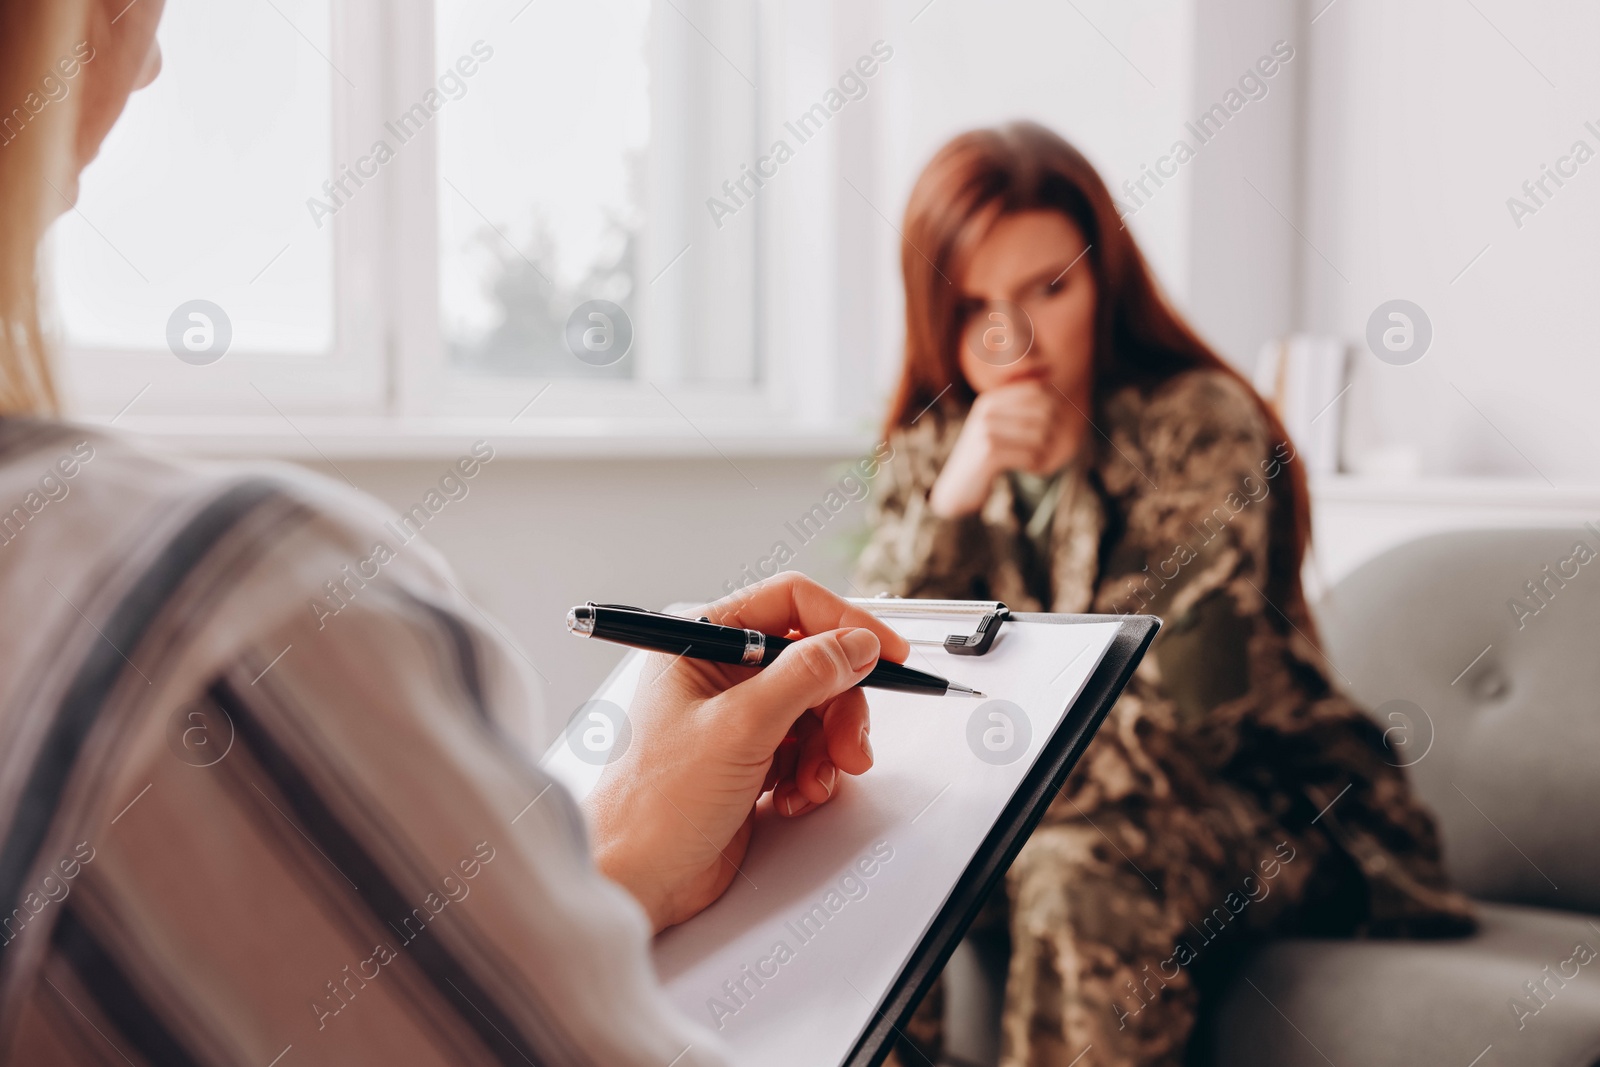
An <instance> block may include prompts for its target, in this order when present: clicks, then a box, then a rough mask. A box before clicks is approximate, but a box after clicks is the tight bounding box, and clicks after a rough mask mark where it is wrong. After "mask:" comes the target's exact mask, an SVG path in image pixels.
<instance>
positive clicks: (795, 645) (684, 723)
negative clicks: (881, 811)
mask: <svg viewBox="0 0 1600 1067" xmlns="http://www.w3.org/2000/svg"><path fill="white" fill-rule="evenodd" d="M700 614H703V615H704V616H705V617H707V618H708V619H710V620H711V621H712V622H714V623H718V624H721V625H725V626H732V627H737V628H740V629H750V630H756V631H759V632H762V633H767V634H789V633H791V632H793V633H798V634H800V635H804V636H802V637H799V638H797V639H795V640H793V641H792V643H790V644H788V645H787V647H785V648H784V649H783V650H782V651H781V652H780V653H779V654H778V655H777V657H776V658H775V659H773V660H772V662H771V663H770V665H769V666H767V667H766V668H764V669H761V670H752V669H751V668H748V667H741V666H734V665H731V664H721V663H715V662H710V661H707V660H697V659H691V658H690V657H688V656H683V657H674V656H671V655H667V654H664V653H663V654H660V655H655V656H651V657H650V658H649V659H648V660H647V661H646V663H645V666H644V668H643V671H642V673H641V676H640V680H639V687H638V689H637V691H636V692H635V695H634V698H633V701H632V704H631V706H630V707H629V709H628V718H629V723H630V725H631V727H632V740H631V741H630V743H629V746H628V749H627V751H626V752H624V753H623V754H622V755H621V756H620V757H619V758H618V759H617V760H616V761H615V762H613V763H612V764H610V765H608V766H607V767H606V769H605V771H604V772H603V773H602V775H601V778H600V782H599V784H598V785H597V786H596V788H595V790H594V791H593V792H592V793H591V794H590V795H589V797H588V798H587V799H586V800H585V802H584V807H585V810H586V812H587V814H588V818H589V823H590V827H591V831H592V835H593V838H594V843H595V852H596V861H597V862H598V864H599V865H600V869H601V870H602V871H603V872H604V873H606V874H607V875H608V876H609V877H610V878H611V879H612V880H613V881H616V882H618V883H620V884H621V885H623V886H624V887H625V888H627V889H628V890H629V891H630V892H632V893H633V895H634V896H635V897H636V898H637V899H639V901H640V903H641V904H643V905H644V906H645V909H646V911H647V912H648V913H649V915H650V917H651V920H652V921H653V923H654V924H655V928H656V929H657V930H660V929H663V928H664V927H666V926H670V925H672V924H673V923H677V922H682V921H683V920H684V919H686V918H688V917H689V916H691V915H693V914H695V913H696V912H697V911H699V910H700V909H701V908H702V907H704V906H705V904H706V903H708V902H709V901H711V900H714V899H716V897H717V896H718V895H720V894H721V892H722V891H723V890H724V889H725V888H726V887H727V886H728V884H729V883H730V882H731V881H732V880H733V879H734V878H737V877H739V874H738V864H739V863H740V862H741V861H742V860H743V857H744V852H745V848H746V846H747V845H748V843H749V840H750V834H751V832H752V830H753V828H754V825H755V823H754V816H755V813H756V809H757V804H758V801H761V798H762V797H763V796H765V795H767V794H768V793H770V794H771V800H770V802H768V803H770V806H771V808H772V809H773V810H774V811H775V812H776V813H777V814H778V815H779V816H783V817H793V816H800V815H803V814H805V813H806V812H808V811H811V810H813V809H815V808H816V807H818V806H820V805H822V804H825V803H827V802H828V801H829V800H830V799H832V798H833V797H835V796H837V795H838V792H839V786H840V782H841V780H842V777H843V775H846V774H850V775H856V774H862V773H864V772H865V771H866V770H867V769H868V768H869V767H871V766H872V744H871V741H870V740H869V737H868V735H869V727H870V724H869V720H868V711H867V700H866V697H865V695H864V694H863V693H862V691H861V690H860V689H858V688H856V685H857V683H858V682H860V681H861V680H862V679H864V678H865V677H867V675H868V674H869V673H870V672H871V671H872V669H873V667H874V666H875V665H876V664H877V663H878V657H879V653H880V651H881V653H882V655H883V656H884V657H885V658H887V659H890V660H897V659H904V658H905V657H906V656H907V655H909V654H910V651H911V647H910V645H908V644H907V643H906V640H905V638H903V637H901V636H900V635H899V634H898V633H896V632H895V631H894V630H893V629H892V628H891V627H889V626H888V624H886V623H884V622H883V621H882V620H880V619H878V618H876V617H874V616H873V615H871V614H869V613H868V612H866V611H864V610H862V609H861V608H858V607H855V606H852V605H850V604H847V603H845V601H844V600H842V599H840V598H839V597H838V596H835V595H834V594H833V593H831V592H829V591H828V590H826V589H824V588H822V587H821V586H820V585H817V584H816V583H815V582H812V581H811V580H810V579H808V578H805V577H803V576H801V575H797V574H780V575H778V576H777V577H775V578H772V579H769V580H767V581H765V582H762V583H760V584H758V585H756V586H752V587H750V588H749V589H746V590H743V591H742V592H741V593H740V594H739V596H738V597H737V598H730V599H729V600H726V601H722V602H720V603H717V604H713V605H711V606H709V607H707V608H705V609H703V610H702V611H701V612H700ZM645 752H648V753H650V754H651V756H650V758H649V759H642V758H638V757H639V755H640V754H641V753H645Z"/></svg>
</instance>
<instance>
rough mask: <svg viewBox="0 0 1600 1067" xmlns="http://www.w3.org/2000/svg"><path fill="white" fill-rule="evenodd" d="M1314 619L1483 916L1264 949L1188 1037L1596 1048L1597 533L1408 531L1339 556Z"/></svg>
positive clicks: (1491, 1065) (1220, 1052)
mask: <svg viewBox="0 0 1600 1067" xmlns="http://www.w3.org/2000/svg"><path fill="white" fill-rule="evenodd" d="M1578 544H1581V545H1582V546H1583V548H1582V550H1581V551H1575V547H1576V546H1577V545H1578ZM1584 558H1587V559H1588V560H1589V562H1587V563H1584V562H1581V560H1582V559H1584ZM1530 583H1531V584H1530ZM1535 591H1537V596H1535ZM1519 601H1520V602H1521V603H1522V605H1523V607H1522V608H1521V609H1520V610H1518V609H1516V608H1514V607H1512V604H1514V603H1516V602H1519ZM1318 617H1319V619H1320V621H1321V624H1322V627H1323V635H1324V641H1325V645H1324V650H1325V651H1326V652H1327V654H1328V658H1329V659H1330V660H1331V661H1332V662H1333V663H1334V664H1335V665H1336V666H1337V668H1338V670H1339V672H1340V673H1342V674H1343V675H1344V677H1345V679H1346V685H1347V686H1348V688H1349V690H1350V691H1351V692H1352V694H1353V695H1354V696H1356V697H1357V698H1358V699H1360V700H1361V701H1363V702H1364V703H1365V704H1366V705H1367V707H1369V708H1370V709H1372V710H1373V711H1374V712H1375V714H1376V716H1377V718H1378V720H1379V722H1380V724H1381V725H1383V726H1385V727H1386V728H1388V729H1389V730H1390V734H1389V738H1390V740H1391V742H1392V749H1393V751H1394V752H1395V762H1397V763H1404V764H1407V765H1409V766H1410V774H1411V778H1412V782H1413V783H1414V785H1415V787H1416V789H1417V792H1418V793H1420V794H1421V796H1422V798H1423V799H1424V800H1425V801H1426V802H1427V803H1428V804H1429V806H1430V807H1432V808H1433V811H1434V813H1435V815H1436V816H1437V817H1438V820H1439V827H1440V830H1441V832H1442V835H1443V838H1444V850H1445V863H1446V866H1447V867H1448V868H1449V871H1450V874H1451V877H1452V878H1453V879H1454V880H1455V883H1456V885H1457V886H1459V887H1460V888H1461V889H1463V890H1464V891H1466V892H1467V893H1469V894H1471V895H1472V896H1473V897H1475V898H1476V899H1477V900H1479V901H1481V902H1482V903H1481V906H1480V910H1479V918H1480V920H1481V922H1482V930H1481V931H1480V932H1479V933H1478V934H1477V935H1476V936H1473V937H1470V938H1465V939H1462V940H1454V941H1431V942H1430V941H1309V940H1289V941H1280V942H1276V943H1273V944H1270V945H1268V946H1266V947H1264V948H1262V949H1260V950H1258V951H1257V952H1255V953H1254V954H1253V955H1252V956H1250V957H1249V958H1248V959H1247V960H1246V961H1245V962H1244V963H1243V965H1242V967H1241V973H1240V975H1239V976H1238V977H1237V978H1236V979H1235V980H1234V981H1233V983H1232V984H1231V985H1230V986H1229V987H1228V988H1227V989H1226V990H1225V991H1224V993H1223V994H1222V995H1221V997H1220V998H1219V999H1218V1000H1217V1002H1216V1003H1215V1004H1214V1005H1212V1007H1211V1009H1210V1012H1211V1014H1210V1018H1209V1019H1208V1025H1207V1028H1206V1031H1205V1039H1204V1041H1203V1042H1202V1045H1203V1048H1202V1049H1201V1050H1200V1051H1201V1052H1202V1053H1204V1054H1207V1055H1209V1056H1210V1058H1211V1059H1212V1060H1213V1061H1214V1062H1216V1063H1217V1064H1227V1065H1229V1067H1257V1065H1267V1064H1272V1065H1275V1067H1300V1065H1302V1064H1304V1065H1313V1064H1314V1065H1317V1067H1324V1065H1326V1064H1328V1063H1333V1064H1339V1065H1340V1067H1343V1065H1345V1064H1360V1065H1362V1067H1391V1065H1392V1067H1402V1065H1410V1064H1419V1063H1437V1064H1449V1065H1455V1067H1468V1065H1470V1064H1476V1065H1478V1067H1499V1065H1504V1064H1518V1065H1527V1067H1590V1065H1591V1064H1595V1063H1596V1062H1597V1061H1600V531H1597V530H1595V529H1594V528H1593V527H1590V528H1589V529H1585V530H1549V529H1543V530H1493V531H1490V530H1475V531H1466V532H1459V533H1449V534H1439V535H1435V536H1432V537H1425V538H1423V539H1421V540H1418V541H1413V542H1411V543H1409V544H1406V545H1402V546H1401V547H1399V548H1396V549H1393V550H1391V551H1390V552H1388V553H1385V554H1384V555H1382V556H1380V557H1378V558H1376V559H1374V560H1371V561H1369V562H1368V563H1366V564H1365V565H1363V566H1362V567H1361V568H1359V569H1358V570H1356V571H1355V572H1354V573H1352V574H1351V575H1350V576H1349V577H1347V578H1346V579H1345V580H1344V581H1342V582H1340V583H1339V584H1338V586H1336V587H1335V588H1334V590H1333V592H1332V593H1331V594H1330V595H1329V596H1328V597H1327V598H1326V599H1325V600H1324V602H1323V603H1322V604H1321V605H1319V607H1318ZM1402 702H1403V703H1402ZM1247 978H1248V979H1249V981H1248V982H1247V981H1245V979H1247Z"/></svg>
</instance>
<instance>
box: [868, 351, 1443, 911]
mask: <svg viewBox="0 0 1600 1067" xmlns="http://www.w3.org/2000/svg"><path fill="white" fill-rule="evenodd" d="M960 431H961V420H960V418H953V417H949V416H947V415H944V414H942V413H940V412H939V411H937V410H933V411H929V412H927V413H926V414H925V415H923V416H922V417H921V418H920V419H919V420H918V421H917V423H915V424H914V425H913V426H911V427H910V428H909V429H906V430H903V431H900V432H898V433H897V434H896V435H894V436H893V437H892V438H891V441H890V443H891V444H892V445H893V447H894V452H893V459H892V460H891V461H890V462H889V463H888V464H886V466H885V468H884V474H883V476H881V478H880V481H879V486H878V491H877V495H876V499H875V501H874V516H873V523H872V532H871V538H870V540H869V542H868V544H867V547H866V549H865V550H864V552H863V554H862V556H861V559H860V562H859V564H858V572H857V578H856V585H857V587H858V589H859V590H860V591H861V592H865V593H866V594H868V595H871V594H874V593H878V592H888V593H890V594H893V595H899V596H912V597H952V598H975V599H993V600H1002V601H1004V602H1005V603H1006V604H1008V605H1009V606H1010V607H1011V608H1013V609H1014V610H1018V611H1039V610H1048V611H1057V612H1106V613H1129V612H1142V613H1151V614H1157V615H1160V616H1162V617H1163V619H1164V620H1165V626H1164V628H1163V630H1162V633H1161V634H1160V636H1158V638H1157V639H1156V642H1155V644H1154V645H1153V646H1152V649H1151V652H1150V654H1149V655H1147V656H1146V657H1145V660H1144V661H1143V663H1142V664H1141V665H1140V667H1139V670H1138V672H1137V674H1136V676H1135V678H1134V680H1133V682H1132V683H1131V684H1130V685H1129V687H1128V689H1127V691H1126V692H1125V693H1124V695H1123V697H1122V698H1121V699H1120V700H1119V701H1118V703H1117V705H1116V707H1115V709H1114V710H1113V712H1112V714H1111V716H1110V717H1109V718H1108V719H1107V722H1106V724H1105V726H1104V727H1103V728H1102V729H1101V732H1100V734H1099V736H1098V737H1097V738H1096V739H1095V742H1094V744H1093V745H1092V746H1091V748H1090V750H1089V752H1088V754H1087V755H1086V756H1085V758H1084V760H1083V761H1082V762H1081V763H1080V765H1079V766H1078V768H1077V769H1076V770H1075V771H1074V773H1073V775H1072V777H1071V779H1069V781H1068V783H1067V785H1066V787H1065V788H1064V789H1063V791H1062V796H1061V797H1060V798H1058V800H1057V801H1056V805H1055V807H1054V808H1053V809H1052V813H1051V817H1052V818H1067V817H1071V815H1072V814H1075V812H1074V810H1073V809H1065V810H1058V809H1061V808H1062V806H1063V805H1065V804H1068V803H1070V804H1072V805H1073V806H1074V809H1076V811H1081V812H1085V813H1088V814H1089V815H1092V814H1093V811H1094V809H1095V808H1096V807H1097V806H1103V805H1116V804H1122V803H1126V802H1128V800H1129V799H1130V798H1135V797H1141V796H1143V797H1151V798H1157V799H1159V798H1160V797H1163V796H1167V797H1178V798H1199V799H1190V800H1189V801H1188V802H1191V803H1205V802H1206V801H1205V799H1204V798H1205V797H1207V795H1208V794H1207V790H1206V788H1205V780H1206V779H1208V778H1214V777H1215V776H1221V777H1222V778H1224V779H1226V780H1227V781H1229V782H1230V783H1232V784H1234V785H1237V786H1239V787H1241V789H1242V790H1243V795H1246V796H1249V797H1252V798H1254V799H1253V803H1254V804H1258V805H1259V806H1260V807H1261V809H1263V810H1264V813H1265V817H1267V818H1270V819H1272V820H1275V821H1276V822H1278V823H1279V824H1281V825H1283V826H1284V827H1285V828H1287V829H1289V830H1291V831H1296V832H1301V833H1310V834H1317V833H1324V834H1326V835H1328V837H1329V838H1331V841H1332V844H1333V846H1334V847H1335V850H1336V851H1341V852H1343V853H1344V854H1345V855H1346V856H1348V857H1349V859H1350V860H1351V861H1352V862H1353V869H1354V870H1357V871H1359V872H1360V873H1359V876H1358V877H1359V878H1361V879H1363V880H1364V882H1365V889H1366V893H1365V898H1366V899H1365V901H1364V902H1363V904H1362V905H1361V906H1360V907H1359V909H1358V913H1357V914H1356V915H1354V916H1352V917H1351V919H1350V921H1349V923H1348V924H1347V926H1348V928H1349V930H1350V931H1352V932H1354V931H1366V932H1371V933H1391V934H1406V933H1410V934H1426V933H1452V932H1461V931H1464V930H1466V929H1469V928H1470V926H1471V918H1470V914H1471V913H1470V909H1469V906H1468V904H1467V901H1466V899H1465V898H1464V897H1462V896H1461V895H1460V894H1458V893H1456V892H1454V891H1452V890H1450V889H1449V887H1448V886H1447V884H1446V880H1445V877H1444V873H1443V868H1442V864H1441V861H1440V855H1439V842H1438V837H1437V834H1436V831H1435V828H1434V825H1433V820H1432V818H1431V816H1429V814H1428V813H1427V812H1426V811H1425V810H1424V809H1423V808H1422V807H1421V805H1420V804H1419V802H1418V801H1417V800H1416V799H1415V798H1414V797H1413V796H1412V795H1411V793H1410V790H1409V789H1408V787H1407V785H1406V780H1405V774H1404V771H1403V770H1402V769H1401V768H1400V767H1399V766H1398V764H1399V763H1400V762H1401V761H1400V758H1399V757H1398V756H1396V755H1395V754H1394V752H1392V751H1391V750H1390V749H1389V748H1388V747H1386V744H1385V741H1384V735H1383V734H1382V732H1381V731H1380V730H1379V728H1378V726H1377V724H1376V723H1375V722H1374V721H1373V720H1372V719H1371V718H1370V717H1369V716H1368V715H1367V714H1366V713H1365V712H1364V711H1362V710H1361V709H1360V708H1359V707H1357V706H1356V705H1355V704H1354V703H1352V702H1351V701H1350V700H1349V699H1347V698H1346V697H1345V696H1344V695H1342V694H1341V693H1340V692H1338V691H1337V690H1336V689H1335V688H1334V686H1333V685H1332V684H1331V682H1330V680H1329V673H1328V668H1329V666H1330V665H1329V664H1328V663H1327V661H1326V659H1325V658H1324V657H1323V655H1322V654H1321V652H1320V651H1319V649H1318V647H1317V645H1316V644H1315V643H1314V641H1313V639H1312V636H1311V635H1312V634H1313V633H1314V632H1315V631H1314V626H1313V625H1312V623H1311V621H1310V620H1309V619H1308V618H1307V617H1306V615H1305V612H1304V610H1303V609H1300V608H1297V607H1295V606H1294V605H1292V603H1291V602H1290V598H1289V597H1288V595H1287V592H1288V590H1287V588H1286V587H1285V583H1284V582H1283V581H1282V580H1281V579H1278V580H1273V579H1270V578H1269V576H1268V572H1269V566H1268V561H1269V558H1270V557H1271V556H1272V555H1273V553H1274V552H1284V551H1286V547H1285V544H1284V538H1285V537H1286V532H1287V531H1286V528H1287V519H1288V516H1287V515H1280V512H1282V511H1284V509H1286V508H1287V506H1288V499H1289V498H1288V497H1287V495H1286V487H1287V474H1288V470H1289V465H1290V464H1293V463H1295V462H1298V458H1297V456H1296V454H1295V452H1294V449H1293V446H1292V444H1291V443H1290V442H1288V441H1275V440H1272V439H1270V437H1269V431H1268V427H1267V424H1266V422H1265V420H1264V419H1262V418H1261V416H1260V413H1259V411H1258V409H1257V408H1256V406H1255V403H1254V398H1253V397H1252V395H1251V394H1250V392H1249V390H1248V388H1247V387H1246V386H1244V385H1242V384H1241V383H1239V382H1237V381H1235V380H1234V379H1232V378H1230V377H1227V376H1225V375H1222V374H1219V373H1217V372H1213V371H1192V372H1188V373H1185V374H1182V375H1179V376H1178V377H1175V378H1173V379H1171V380H1169V381H1167V382H1165V383H1163V384H1162V385H1161V386H1160V387H1158V388H1156V389H1155V390H1154V391H1153V392H1152V393H1150V394H1148V395H1146V394H1143V393H1141V392H1139V391H1137V390H1135V389H1132V388H1128V389H1124V390H1122V391H1120V392H1118V393H1115V394H1113V395H1112V396H1110V397H1108V398H1106V401H1105V402H1104V403H1103V404H1102V405H1101V408H1100V410H1099V411H1098V412H1097V414H1096V426H1095V427H1094V432H1092V433H1091V434H1090V435H1089V438H1088V440H1087V442H1086V444H1085V453H1084V454H1083V455H1082V456H1081V457H1080V459H1079V460H1078V461H1077V462H1076V463H1075V465H1074V466H1073V467H1072V468H1070V469H1069V470H1068V471H1067V472H1066V473H1065V474H1063V475H1062V477H1064V478H1066V479H1068V481H1067V483H1066V484H1065V485H1064V486H1063V487H1062V492H1061V494H1060V497H1059V502H1058V504H1057V506H1056V510H1055V513H1054V517H1053V519H1052V524H1051V526H1050V534H1049V538H1048V546H1049V547H1048V552H1047V556H1048V558H1045V559H1034V558H1033V555H1034V553H1035V549H1034V542H1033V541H1032V540H1031V539H1030V538H1028V537H1027V536H1026V535H1025V533H1024V531H1023V529H1022V524H1021V522H1020V521H1019V518H1018V512H1017V502H1016V500H1015V498H1014V494H1013V490H1012V487H1011V481H1010V479H1008V478H1004V477H1002V478H997V479H995V484H994V486H993V489H992V491H991V493H990V496H989V499H988V501H987V502H986V503H985V505H984V506H983V508H982V509H981V511H980V512H979V513H978V514H976V515H973V516H969V517H966V518H962V519H955V520H947V519H943V518H940V517H938V516H936V515H934V514H933V513H932V512H931V511H930V510H929V508H928V502H927V497H928V491H929V489H930V488H931V487H932V485H933V483H934V479H935V478H936V477H937V475H938V472H939V471H940V469H941V468H942V467H943V465H944V461H945V458H946V457H947V456H948V455H949V452H950V450H951V448H952V447H953V446H954V444H955V441H956V438H957V436H958V435H959V434H960ZM1279 569H1280V570H1281V568H1279ZM858 595H859V594H858ZM1335 673H1336V669H1335Z"/></svg>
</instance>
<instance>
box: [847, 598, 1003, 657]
mask: <svg viewBox="0 0 1600 1067" xmlns="http://www.w3.org/2000/svg"><path fill="white" fill-rule="evenodd" d="M848 600H849V602H850V603H851V604H854V605H856V606H857V607H861V608H865V609H866V610H868V611H870V612H872V613H873V614H874V615H877V616H879V617H881V618H911V619H915V618H941V619H943V618H950V617H952V616H955V617H961V616H973V617H975V618H977V620H978V623H977V627H976V628H975V629H974V630H973V631H972V633H970V634H951V635H950V636H948V637H946V638H945V639H944V640H943V641H937V640H931V639H928V638H915V637H908V638H907V639H906V640H908V641H909V642H911V643H912V644H914V645H941V646H943V648H944V650H945V651H946V652H948V653H950V654H951V655H953V656H981V655H984V654H985V653H987V652H988V651H989V649H991V648H993V647H994V640H995V638H996V637H998V636H999V635H1000V625H1001V624H1002V623H1004V622H1005V621H1006V620H1007V619H1009V618H1011V609H1010V608H1008V607H1006V606H1005V605H1004V604H1002V603H1001V602H1000V601H998V600H916V599H907V598H905V597H891V596H876V597H851V598H848Z"/></svg>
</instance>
